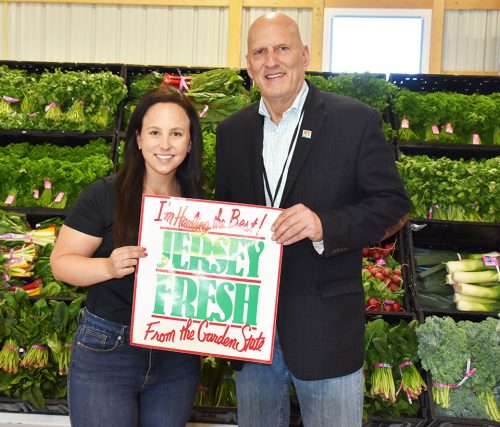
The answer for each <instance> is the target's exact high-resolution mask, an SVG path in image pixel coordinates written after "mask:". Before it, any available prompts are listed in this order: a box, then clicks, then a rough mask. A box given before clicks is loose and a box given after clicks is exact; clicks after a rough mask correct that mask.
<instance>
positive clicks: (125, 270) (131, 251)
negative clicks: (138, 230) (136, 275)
mask: <svg viewBox="0 0 500 427" xmlns="http://www.w3.org/2000/svg"><path fill="white" fill-rule="evenodd" d="M147 255H148V254H147V253H146V248H144V247H142V246H122V247H121V248H116V249H115V250H113V252H111V255H110V257H109V258H108V261H109V273H110V275H111V276H112V277H114V278H115V279H121V278H122V277H124V276H126V275H128V274H132V273H133V272H134V271H135V266H136V265H137V263H138V261H139V258H144V257H146V256H147Z"/></svg>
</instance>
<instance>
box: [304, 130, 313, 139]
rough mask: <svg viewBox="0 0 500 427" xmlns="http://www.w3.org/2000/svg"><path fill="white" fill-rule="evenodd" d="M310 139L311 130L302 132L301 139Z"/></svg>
mask: <svg viewBox="0 0 500 427" xmlns="http://www.w3.org/2000/svg"><path fill="white" fill-rule="evenodd" d="M311 137H312V130H307V129H304V130H302V138H307V139H311Z"/></svg>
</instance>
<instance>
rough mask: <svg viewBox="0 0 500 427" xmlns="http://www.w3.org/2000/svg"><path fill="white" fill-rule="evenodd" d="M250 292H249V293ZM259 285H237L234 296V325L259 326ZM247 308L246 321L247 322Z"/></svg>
mask: <svg viewBox="0 0 500 427" xmlns="http://www.w3.org/2000/svg"><path fill="white" fill-rule="evenodd" d="M247 290H248V291H247ZM259 291H260V286H259V285H247V284H245V283H236V293H235V296H234V315H233V323H237V324H241V325H244V324H248V325H253V326H255V325H257V307H258V304H259ZM245 307H246V320H245Z"/></svg>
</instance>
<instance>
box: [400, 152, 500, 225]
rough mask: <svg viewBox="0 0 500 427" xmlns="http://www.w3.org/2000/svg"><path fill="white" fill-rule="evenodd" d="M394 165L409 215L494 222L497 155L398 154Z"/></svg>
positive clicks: (497, 215) (499, 201)
mask: <svg viewBox="0 0 500 427" xmlns="http://www.w3.org/2000/svg"><path fill="white" fill-rule="evenodd" d="M397 167H398V169H399V173H400V175H401V178H402V179H403V182H404V184H405V187H406V190H407V192H408V195H409V197H410V199H411V202H412V205H413V208H412V213H411V215H412V217H413V218H431V219H438V220H449V221H476V222H498V221H499V219H500V183H499V181H498V176H499V175H500V156H499V157H493V158H491V159H480V160H474V159H472V160H451V159H448V158H447V157H441V158H431V157H428V156H424V155H421V156H406V155H402V156H401V158H400V160H399V161H398V162H397Z"/></svg>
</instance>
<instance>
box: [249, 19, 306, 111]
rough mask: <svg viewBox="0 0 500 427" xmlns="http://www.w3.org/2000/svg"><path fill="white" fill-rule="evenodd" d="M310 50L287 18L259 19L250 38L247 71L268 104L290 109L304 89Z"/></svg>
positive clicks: (294, 25) (250, 33)
mask: <svg viewBox="0 0 500 427" xmlns="http://www.w3.org/2000/svg"><path fill="white" fill-rule="evenodd" d="M308 66H309V49H308V48H307V47H306V46H304V45H303V44H302V41H301V39H300V35H299V31H298V28H297V26H296V24H294V22H293V21H291V20H290V19H289V18H287V17H283V16H278V17H276V16H275V17H273V18H271V19H268V18H259V19H258V20H257V21H255V22H254V24H253V25H252V26H251V28H250V31H249V34H248V53H247V68H248V74H249V75H250V77H251V78H252V79H253V80H254V81H255V82H256V83H257V85H258V86H259V88H260V92H261V94H262V96H263V97H264V99H265V101H268V102H270V103H274V102H277V103H281V104H282V105H284V106H286V108H288V107H289V106H290V105H291V104H292V103H293V100H294V99H295V97H296V96H297V95H298V93H299V92H300V90H301V89H302V85H303V81H304V74H305V71H306V70H307V67H308Z"/></svg>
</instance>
